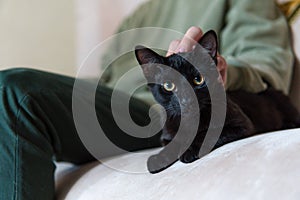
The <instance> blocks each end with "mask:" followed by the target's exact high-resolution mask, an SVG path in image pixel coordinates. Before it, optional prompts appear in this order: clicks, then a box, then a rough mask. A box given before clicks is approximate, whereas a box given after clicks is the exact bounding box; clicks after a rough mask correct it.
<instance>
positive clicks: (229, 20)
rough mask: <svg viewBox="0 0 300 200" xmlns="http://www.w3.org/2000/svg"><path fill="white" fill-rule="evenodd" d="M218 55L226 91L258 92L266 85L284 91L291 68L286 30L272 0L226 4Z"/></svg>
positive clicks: (287, 84) (288, 39) (285, 23)
mask: <svg viewBox="0 0 300 200" xmlns="http://www.w3.org/2000/svg"><path fill="white" fill-rule="evenodd" d="M228 8H229V9H228V12H227V15H226V19H225V26H224V28H223V30H222V31H221V50H222V52H221V54H222V55H223V56H224V57H225V59H226V61H227V64H228V72H227V74H228V80H227V85H226V87H227V89H228V90H236V89H244V90H247V91H251V92H260V91H262V90H264V89H266V88H267V86H268V85H271V86H273V87H274V88H276V89H279V90H282V91H284V92H285V93H287V92H288V89H289V85H290V81H291V73H292V66H293V53H292V50H291V43H290V38H289V28H288V25H287V22H286V19H285V17H284V16H283V14H282V13H281V12H280V11H279V9H278V8H277V6H276V4H275V3H274V1H273V0H264V1H255V2H252V1H249V0H230V1H228Z"/></svg>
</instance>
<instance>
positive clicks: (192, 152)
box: [179, 146, 199, 163]
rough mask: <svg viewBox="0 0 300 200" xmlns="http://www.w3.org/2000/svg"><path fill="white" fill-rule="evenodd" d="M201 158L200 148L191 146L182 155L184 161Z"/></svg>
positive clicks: (181, 159) (181, 158)
mask: <svg viewBox="0 0 300 200" xmlns="http://www.w3.org/2000/svg"><path fill="white" fill-rule="evenodd" d="M198 159H199V148H196V147H193V146H190V147H189V148H188V149H187V150H186V151H185V152H184V153H183V154H182V155H181V156H180V157H179V160H180V161H181V162H183V163H191V162H194V161H195V160H198Z"/></svg>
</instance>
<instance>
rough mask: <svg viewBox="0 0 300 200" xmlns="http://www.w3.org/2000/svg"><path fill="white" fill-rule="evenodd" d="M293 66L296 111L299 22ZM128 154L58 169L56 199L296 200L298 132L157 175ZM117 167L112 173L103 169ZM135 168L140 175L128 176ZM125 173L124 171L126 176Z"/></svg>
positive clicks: (299, 101)
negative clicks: (102, 161)
mask: <svg viewBox="0 0 300 200" xmlns="http://www.w3.org/2000/svg"><path fill="white" fill-rule="evenodd" d="M291 27H292V31H293V35H294V44H295V53H296V54H297V57H298V59H297V62H298V65H297V66H296V67H295V72H294V78H293V83H292V87H291V93H290V96H291V98H292V101H293V103H294V104H295V105H296V106H297V108H298V109H299V110H300V66H299V63H300V62H299V58H300V34H296V33H299V32H300V30H299V29H300V20H299V19H298V21H294V22H293V24H292V26H291ZM154 151H157V149H152V150H148V151H144V153H130V154H125V155H122V156H118V157H114V158H110V159H108V160H107V162H105V163H106V164H100V163H98V162H94V163H90V164H87V165H85V166H81V167H75V166H70V165H68V164H62V163H60V164H58V170H57V171H56V196H57V199H60V200H63V199H65V200H75V199H76V200H92V199H95V200H96V199H97V200H98V199H105V200H108V199H109V200H114V199H116V200H120V199H122V200H135V199H136V200H141V199H146V200H150V199H153V200H157V199H165V200H169V199H172V200H173V199H174V200H177V199H180V200H181V199H190V200H194V199H205V200H208V199H213V200H216V199H228V200H235V199H237V200H241V199H243V200H246V199H249V200H250V199H251V200H253V199H254V200H259V199H261V200H266V199H272V200H276V199H278V200H282V199H288V200H299V199H300V187H299V185H298V184H299V183H300V153H299V152H300V129H294V130H287V131H280V132H272V133H267V134H263V135H259V136H255V137H252V138H248V139H244V140H240V141H236V142H233V143H230V144H227V145H225V146H223V147H221V148H219V149H216V150H215V151H213V152H211V153H210V154H208V155H207V156H205V157H203V158H201V159H200V160H197V161H195V162H193V163H191V164H182V163H180V162H177V163H175V164H174V165H173V166H171V167H170V168H168V169H167V170H165V171H163V172H161V173H159V174H155V175H153V174H150V173H147V172H146V163H145V157H146V155H150V154H151V153H152V154H153V152H154ZM107 163H108V164H110V165H109V166H118V169H120V168H121V169H123V171H120V170H116V169H113V168H111V167H109V166H107ZM126 169H127V171H128V170H129V169H136V170H138V171H140V172H141V173H128V172H126ZM124 170H125V171H124Z"/></svg>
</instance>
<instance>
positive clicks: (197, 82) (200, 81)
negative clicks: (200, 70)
mask: <svg viewBox="0 0 300 200" xmlns="http://www.w3.org/2000/svg"><path fill="white" fill-rule="evenodd" d="M204 81H205V79H204V77H203V76H201V75H199V76H196V77H195V78H194V80H193V82H194V84H195V85H202V84H203V83H204Z"/></svg>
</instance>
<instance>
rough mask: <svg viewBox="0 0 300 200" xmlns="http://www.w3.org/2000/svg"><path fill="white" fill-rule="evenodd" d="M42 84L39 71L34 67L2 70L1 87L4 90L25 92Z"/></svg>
mask: <svg viewBox="0 0 300 200" xmlns="http://www.w3.org/2000/svg"><path fill="white" fill-rule="evenodd" d="M40 84H41V83H39V82H38V72H37V71H36V70H33V69H25V68H15V69H8V70H3V71H1V72H0V88H1V89H2V90H3V89H4V90H9V91H13V92H17V93H20V94H22V93H23V94H24V93H28V92H29V91H30V90H33V89H34V88H37V87H39V86H40Z"/></svg>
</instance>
